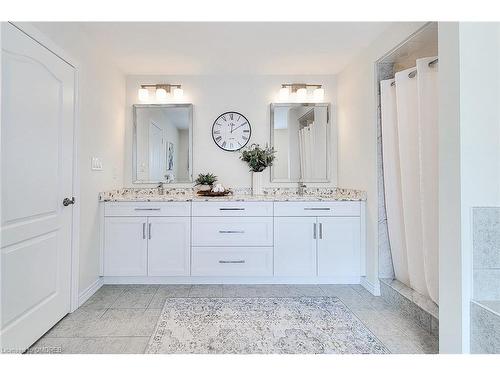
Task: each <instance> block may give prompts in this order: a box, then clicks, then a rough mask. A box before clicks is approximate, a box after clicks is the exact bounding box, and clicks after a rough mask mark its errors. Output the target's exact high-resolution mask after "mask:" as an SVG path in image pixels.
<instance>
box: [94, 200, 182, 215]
mask: <svg viewBox="0 0 500 375" xmlns="http://www.w3.org/2000/svg"><path fill="white" fill-rule="evenodd" d="M190 215H191V203H190V202H106V204H105V206H104V216H190Z"/></svg>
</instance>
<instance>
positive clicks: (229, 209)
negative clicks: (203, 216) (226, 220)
mask: <svg viewBox="0 0 500 375" xmlns="http://www.w3.org/2000/svg"><path fill="white" fill-rule="evenodd" d="M219 211H245V209H244V208H219Z"/></svg>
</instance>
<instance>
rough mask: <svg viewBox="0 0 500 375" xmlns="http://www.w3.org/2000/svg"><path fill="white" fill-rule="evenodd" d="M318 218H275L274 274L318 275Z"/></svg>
mask: <svg viewBox="0 0 500 375" xmlns="http://www.w3.org/2000/svg"><path fill="white" fill-rule="evenodd" d="M316 220H317V219H316V218H315V217H277V218H275V219H274V276H316V236H317V223H316Z"/></svg>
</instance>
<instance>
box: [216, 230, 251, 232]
mask: <svg viewBox="0 0 500 375" xmlns="http://www.w3.org/2000/svg"><path fill="white" fill-rule="evenodd" d="M219 233H245V231H244V230H220V231H219Z"/></svg>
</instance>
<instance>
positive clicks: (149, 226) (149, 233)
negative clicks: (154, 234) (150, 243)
mask: <svg viewBox="0 0 500 375" xmlns="http://www.w3.org/2000/svg"><path fill="white" fill-rule="evenodd" d="M148 239H151V223H149V224H148Z"/></svg>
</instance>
